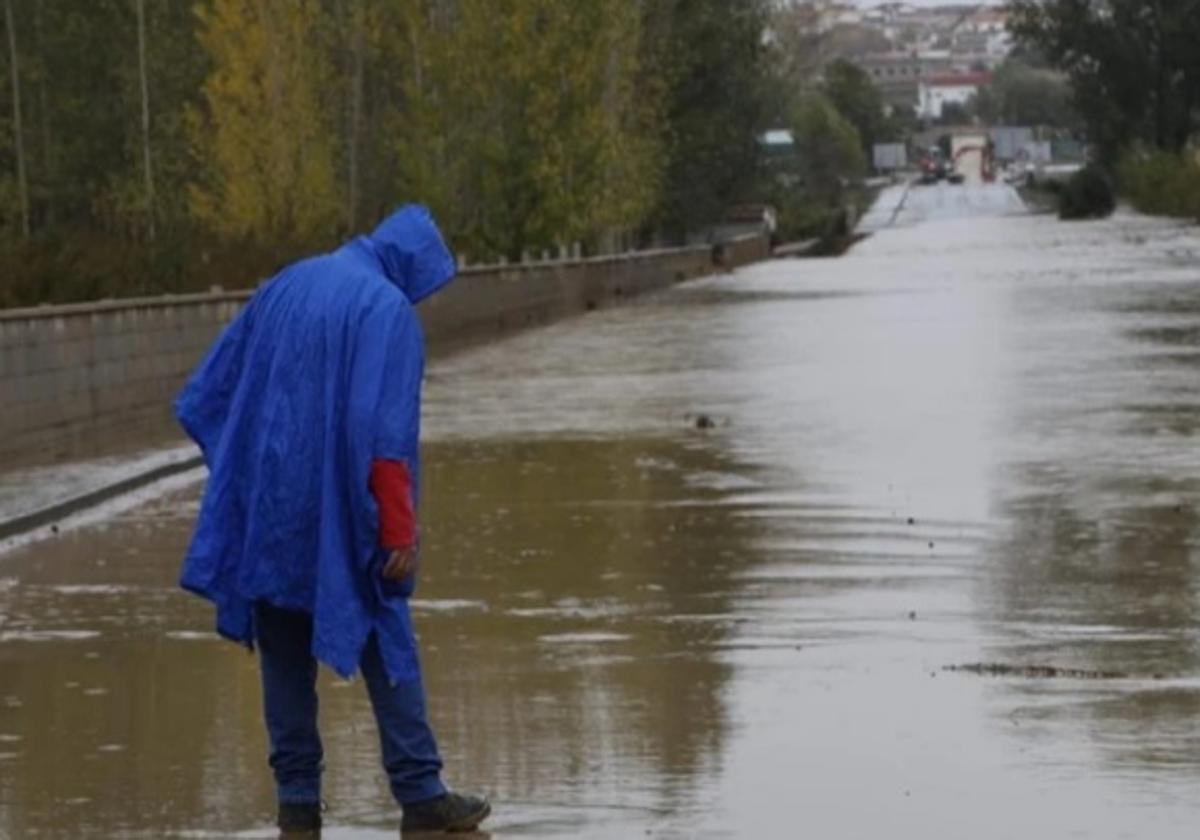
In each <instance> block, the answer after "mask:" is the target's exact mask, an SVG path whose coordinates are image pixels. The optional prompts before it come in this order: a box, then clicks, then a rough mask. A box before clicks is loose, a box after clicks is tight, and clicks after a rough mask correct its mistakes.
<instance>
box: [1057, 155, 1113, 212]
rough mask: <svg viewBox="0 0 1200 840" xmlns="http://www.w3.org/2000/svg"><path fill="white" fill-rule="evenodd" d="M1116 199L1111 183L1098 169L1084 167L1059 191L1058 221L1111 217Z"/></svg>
mask: <svg viewBox="0 0 1200 840" xmlns="http://www.w3.org/2000/svg"><path fill="white" fill-rule="evenodd" d="M1116 206H1117V199H1116V195H1115V194H1114V192H1113V187H1112V183H1111V182H1110V181H1109V180H1108V176H1107V175H1105V174H1104V173H1103V172H1102V171H1101V170H1100V169H1099V167H1096V166H1085V167H1084V168H1083V169H1081V170H1079V171H1078V172H1076V173H1075V174H1074V175H1072V176H1071V178H1070V179H1069V180H1068V181H1067V182H1066V183H1065V184H1063V186H1062V189H1061V190H1060V191H1059V204H1058V217H1059V218H1060V219H1103V218H1104V217H1105V216H1109V215H1112V211H1113V210H1115V209H1116Z"/></svg>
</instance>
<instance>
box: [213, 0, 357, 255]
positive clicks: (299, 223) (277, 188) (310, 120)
mask: <svg viewBox="0 0 1200 840" xmlns="http://www.w3.org/2000/svg"><path fill="white" fill-rule="evenodd" d="M197 13H198V14H199V15H200V21H201V28H200V33H199V38H200V43H201V44H202V45H203V47H204V48H205V50H206V51H207V53H208V55H209V58H210V60H211V62H212V70H211V72H210V74H209V76H208V78H207V79H206V80H205V82H204V85H203V104H202V106H201V107H200V108H198V109H197V110H196V111H195V112H194V115H193V122H192V138H193V142H194V144H195V150H196V152H197V156H198V158H199V159H200V161H201V162H202V165H203V166H204V172H203V174H202V177H201V179H200V180H198V181H197V182H196V183H194V184H193V185H192V187H191V192H190V199H191V207H192V211H193V213H194V214H195V216H196V218H197V219H198V220H199V221H201V222H202V223H203V224H205V225H206V226H208V227H209V228H211V229H212V230H213V231H215V232H217V233H219V234H222V235H225V236H228V237H233V238H249V239H255V240H258V241H260V242H264V243H269V244H271V245H272V246H279V247H281V248H296V247H313V246H317V245H322V244H327V243H328V242H329V241H331V240H332V238H333V237H334V235H335V234H336V232H337V230H338V228H339V222H340V220H341V219H342V217H343V207H342V204H341V199H340V190H339V185H338V183H337V171H336V159H335V154H336V140H335V136H334V131H333V127H332V119H331V110H332V108H331V106H330V101H329V100H330V99H331V93H332V91H331V87H330V80H331V75H330V74H331V70H330V59H329V54H328V45H327V44H326V43H325V41H324V40H323V39H322V37H321V35H322V28H323V27H322V17H321V16H322V14H323V12H322V6H321V4H319V3H317V2H316V1H315V0H210V2H209V3H207V4H206V5H204V6H201V7H200V8H199V9H198V12H197Z"/></svg>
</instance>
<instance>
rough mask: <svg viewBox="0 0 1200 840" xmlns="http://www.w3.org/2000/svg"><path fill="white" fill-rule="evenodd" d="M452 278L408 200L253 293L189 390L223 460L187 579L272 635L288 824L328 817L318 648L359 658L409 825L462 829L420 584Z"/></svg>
mask: <svg viewBox="0 0 1200 840" xmlns="http://www.w3.org/2000/svg"><path fill="white" fill-rule="evenodd" d="M453 274H454V264H453V259H452V258H451V256H450V254H449V251H448V250H447V249H446V248H445V246H444V244H443V243H442V241H441V238H440V235H439V234H438V232H437V229H436V227H435V226H434V225H433V222H432V220H431V219H430V218H429V216H428V213H427V212H425V211H424V210H423V209H422V208H415V207H409V208H405V209H403V210H401V211H400V212H398V213H396V214H395V215H393V216H392V217H390V218H389V219H388V220H387V221H385V222H384V223H383V224H382V225H380V227H379V228H378V229H377V230H376V231H375V233H374V234H372V235H371V236H370V237H360V238H358V239H356V240H354V241H352V242H351V243H349V244H347V245H346V246H344V247H342V248H340V249H339V250H337V251H335V252H334V253H332V254H328V255H325V256H320V257H315V258H312V259H308V260H304V261H301V262H299V263H296V264H295V265H293V266H290V267H288V268H287V269H285V270H284V271H282V272H281V273H280V274H279V275H277V276H276V277H274V278H273V279H271V280H270V281H268V282H267V283H266V284H264V286H263V287H262V288H260V289H259V290H258V292H256V293H255V295H254V296H253V297H252V298H251V300H250V302H249V303H248V304H247V305H246V307H245V309H244V310H243V312H242V313H241V314H240V315H239V316H238V318H237V319H236V320H235V322H234V323H233V324H231V325H230V327H229V328H228V329H227V330H226V332H225V333H224V334H223V335H222V336H221V338H220V339H219V340H218V342H217V344H216V345H215V346H214V348H213V350H212V351H211V352H210V354H209V356H208V357H207V358H206V359H205V361H204V363H203V364H202V365H201V366H200V368H199V369H198V370H197V371H196V373H195V374H194V375H193V377H192V379H191V380H190V381H189V383H188V385H187V386H186V387H185V389H184V390H183V392H182V393H181V394H180V396H179V398H178V399H177V401H176V412H177V415H178V417H179V419H180V422H181V423H182V424H183V425H184V427H185V428H186V429H187V431H188V432H189V434H190V435H191V436H192V437H193V439H194V440H196V442H197V443H198V444H199V445H200V447H201V449H202V451H203V452H204V455H205V459H206V462H207V463H208V466H209V470H210V477H209V482H208V485H207V487H206V489H205V495H204V501H203V504H202V508H201V514H200V519H199V522H198V523H197V528H196V534H195V536H194V538H193V541H192V544H191V547H190V549H189V552H188V556H187V558H186V560H185V562H184V569H183V575H182V578H181V583H182V585H183V586H184V587H185V588H187V589H189V590H191V591H193V592H196V593H197V594H199V595H201V596H203V597H205V598H208V599H209V600H211V601H213V603H214V604H215V605H216V607H217V628H218V630H219V631H220V632H221V633H222V635H224V636H226V637H228V638H231V639H234V640H236V641H239V642H242V643H244V644H247V645H250V646H255V645H257V647H258V648H259V651H260V654H261V659H262V665H263V684H264V693H265V701H266V702H265V706H266V716H267V726H268V730H269V733H270V735H271V742H272V754H271V766H272V768H273V769H274V770H275V775H276V781H277V786H278V795H279V801H280V825H281V826H282V827H285V828H287V827H297V828H304V829H311V828H312V827H313V825H314V823H315V824H316V825H319V821H320V818H319V810H317V803H318V802H319V792H320V770H321V747H320V741H319V736H318V735H317V731H316V695H315V690H314V688H313V683H314V680H315V673H316V664H315V663H316V661H317V660H319V661H322V662H325V663H326V664H328V665H330V666H331V667H332V668H334V670H336V671H337V672H338V673H339V674H341V675H342V676H350V675H351V674H353V673H354V672H355V671H358V670H360V669H361V671H362V673H363V675H364V677H365V678H366V680H367V684H368V688H369V689H370V692H371V699H372V702H373V703H374V706H375V709H376V715H377V719H378V721H379V724H380V734H381V742H382V745H383V753H384V761H385V766H386V767H387V769H388V772H389V776H390V777H391V778H392V782H393V784H392V788H393V793H394V794H395V796H396V798H397V801H398V802H400V803H401V804H402V805H404V806H405V819H404V823H405V826H406V828H407V827H422V828H462V827H464V826H468V827H469V826H473V825H475V824H477V823H478V822H479V821H480V820H482V819H483V818H484V817H486V815H487V813H488V810H489V806H488V805H487V803H486V802H485V801H483V800H478V799H474V798H470V797H459V796H457V795H455V794H448V795H447V794H446V792H445V789H444V788H443V787H442V786H441V782H440V779H439V772H440V769H441V761H440V759H439V758H438V756H437V748H436V744H435V743H434V740H433V735H432V732H430V731H429V729H428V726H427V724H426V723H425V713H424V694H423V690H422V688H421V684H420V669H419V663H418V660H417V655H416V642H415V638H414V636H413V633H412V627H411V617H410V615H409V609H408V596H409V595H410V594H411V592H412V588H413V585H414V582H415V581H414V577H413V574H412V573H413V571H415V564H416V556H417V555H416V547H417V532H416V524H415V506H416V496H417V483H418V476H419V456H418V450H417V443H418V436H419V418H420V384H421V376H422V371H423V364H424V357H423V340H422V336H421V329H420V324H419V321H418V320H417V317H416V314H415V312H414V311H413V305H414V304H415V303H416V302H418V301H419V300H420V299H421V298H423V297H425V296H427V295H429V294H432V293H433V292H435V291H437V290H438V289H440V288H441V287H442V286H444V285H445V284H446V283H447V282H449V281H450V279H451V278H452V277H453Z"/></svg>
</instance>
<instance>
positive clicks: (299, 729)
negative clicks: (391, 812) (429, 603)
mask: <svg viewBox="0 0 1200 840" xmlns="http://www.w3.org/2000/svg"><path fill="white" fill-rule="evenodd" d="M254 617H255V627H256V630H257V636H258V652H259V660H260V662H261V664H262V682H263V707H264V712H265V716H266V721H267V735H268V736H269V738H270V741H271V756H270V764H271V769H272V770H273V771H274V773H275V785H276V790H277V795H278V799H279V801H280V802H281V803H284V802H286V803H308V802H319V801H320V800H321V770H322V769H323V767H322V764H321V761H322V758H323V757H324V752H323V751H322V749H321V735H320V733H319V732H318V731H317V662H316V660H315V659H313V656H312V653H311V650H312V632H313V627H312V616H310V615H309V614H308V613H306V612H297V611H295V610H284V609H279V608H277V607H272V606H270V605H269V604H265V603H262V602H259V603H258V604H256V605H255V616H254ZM359 667H360V669H361V670H362V675H363V678H364V680H365V681H366V683H367V692H368V694H369V695H370V697H371V706H372V707H373V708H374V710H375V722H376V724H377V725H378V727H379V743H380V747H381V752H382V754H383V768H384V770H385V771H386V772H387V775H388V780H389V782H390V783H391V788H392V795H393V796H394V797H396V801H397V802H399V803H400V804H401V805H404V804H406V803H412V802H420V801H422V800H425V799H432V798H434V797H435V796H440V795H441V794H443V793H445V792H446V789H445V788H444V787H443V786H442V782H441V769H442V760H441V758H440V757H439V756H438V749H437V742H436V741H435V740H434V737H433V731H432V730H430V728H429V724H428V723H427V722H426V720H425V689H424V687H423V686H422V684H421V681H420V679H416V680H413V681H411V682H401V683H398V684H396V685H389V684H388V678H387V674H386V673H385V671H384V668H383V662H382V661H381V660H380V657H379V643H378V642H377V641H376V639H375V635H374V634H372V635H371V638H370V639H369V640H368V641H367V646H366V648H365V649H364V650H363V657H362V662H361V663H360V665H359Z"/></svg>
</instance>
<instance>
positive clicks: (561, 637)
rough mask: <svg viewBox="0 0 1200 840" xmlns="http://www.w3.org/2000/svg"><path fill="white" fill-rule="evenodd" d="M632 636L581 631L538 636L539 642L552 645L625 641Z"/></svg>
mask: <svg viewBox="0 0 1200 840" xmlns="http://www.w3.org/2000/svg"><path fill="white" fill-rule="evenodd" d="M630 638H632V637H631V636H630V635H629V634H628V633H606V632H602V631H597V632H590V633H588V632H581V633H549V634H547V635H545V636H538V641H539V642H545V643H546V644H552V645H596V644H608V643H611V642H624V641H627V640H628V639H630Z"/></svg>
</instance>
